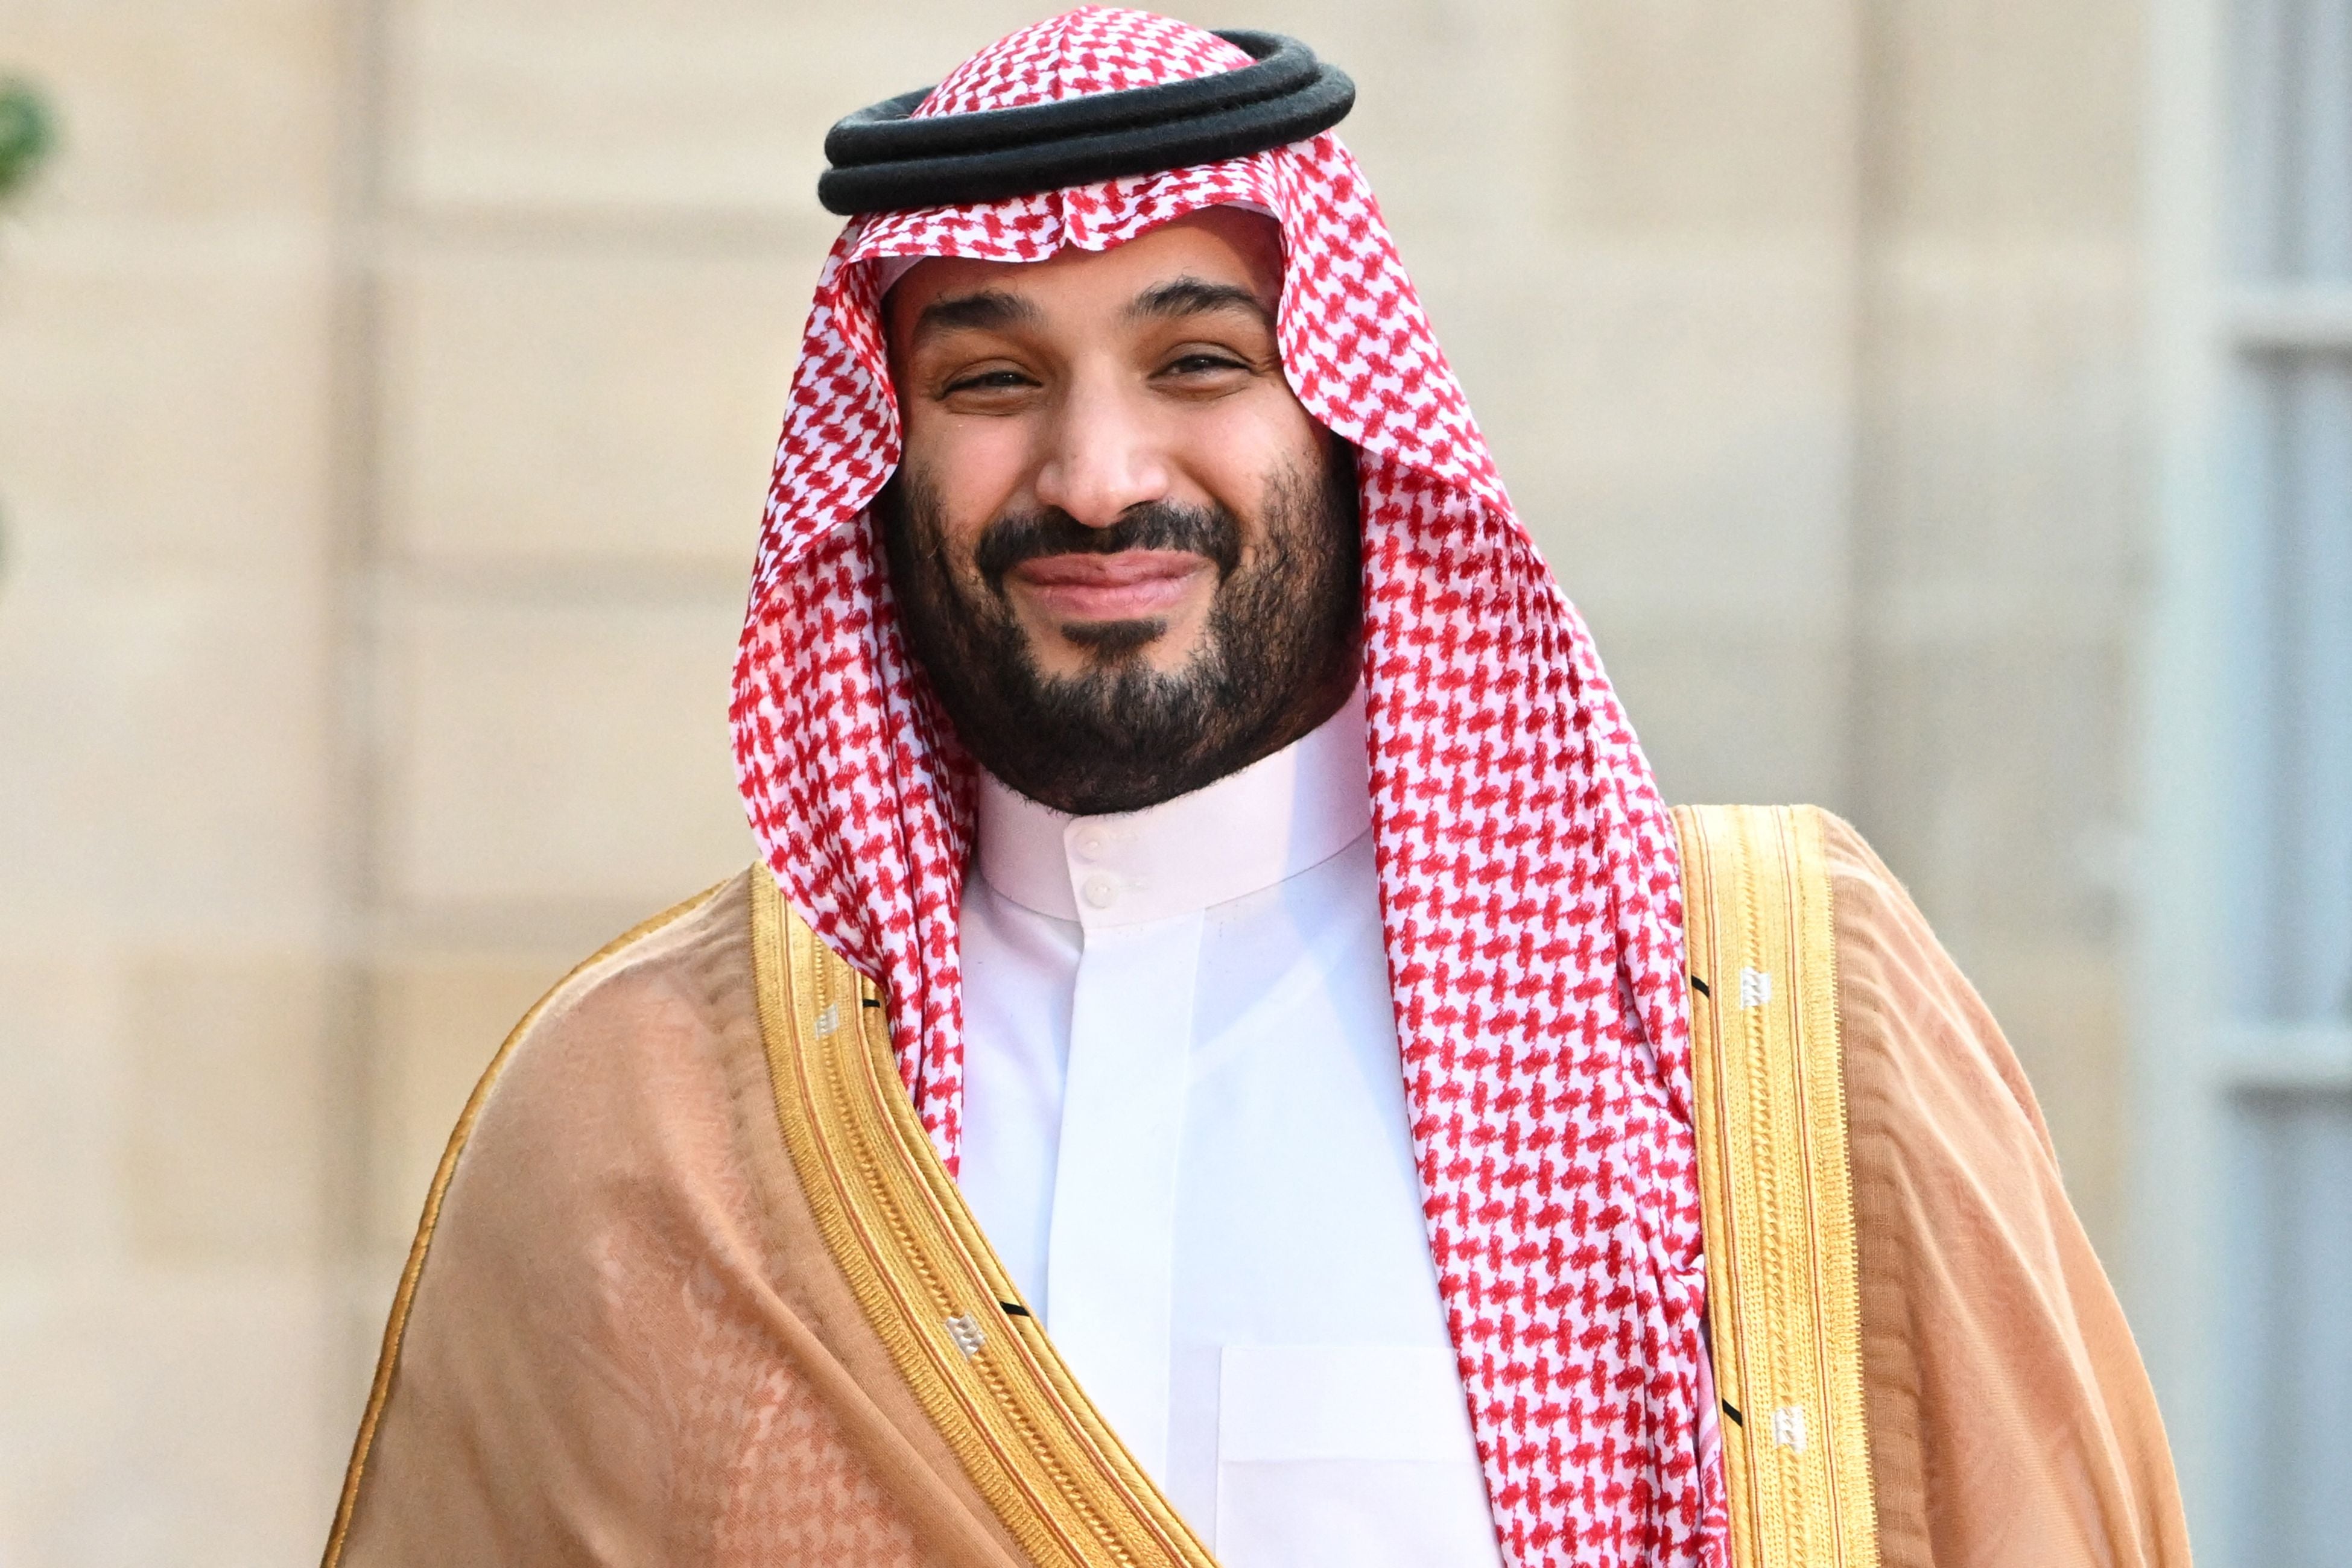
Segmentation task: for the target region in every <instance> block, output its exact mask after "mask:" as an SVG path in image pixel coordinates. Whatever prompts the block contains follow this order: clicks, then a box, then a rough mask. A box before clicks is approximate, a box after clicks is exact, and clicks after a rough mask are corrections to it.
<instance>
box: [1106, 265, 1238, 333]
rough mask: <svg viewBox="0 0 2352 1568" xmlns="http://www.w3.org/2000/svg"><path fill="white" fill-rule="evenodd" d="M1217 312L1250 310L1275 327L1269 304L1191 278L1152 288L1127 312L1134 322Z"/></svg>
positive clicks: (1227, 287) (1229, 287)
mask: <svg viewBox="0 0 2352 1568" xmlns="http://www.w3.org/2000/svg"><path fill="white" fill-rule="evenodd" d="M1217 310H1246V311H1248V312H1249V313H1250V314H1251V315H1253V316H1255V317H1256V318H1257V319H1259V320H1261V321H1263V322H1265V324H1266V325H1267V326H1268V327H1271V326H1273V325H1274V313H1273V312H1272V311H1270V310H1268V309H1267V308H1265V300H1263V299H1260V298H1258V297H1257V296H1256V295H1255V294H1253V293H1251V292H1250V291H1249V290H1248V289H1246V288H1244V287H1241V286H1240V285H1239V284H1237V283H1211V282H1210V281H1209V280H1208V279H1206V278H1202V277H1190V276H1186V277H1171V278H1170V279H1169V280H1168V281H1167V282H1165V283H1157V284H1154V285H1152V286H1151V287H1150V288H1147V289H1145V290H1144V291H1143V292H1142V293H1140V294H1139V295H1137V296H1136V297H1135V298H1134V300H1133V301H1132V302H1131V303H1130V304H1129V306H1128V308H1127V313H1128V315H1129V318H1130V319H1157V320H1162V321H1172V320H1175V319H1178V318H1180V317H1184V316H1202V315H1207V314H1209V313H1210V312H1212V311H1217Z"/></svg>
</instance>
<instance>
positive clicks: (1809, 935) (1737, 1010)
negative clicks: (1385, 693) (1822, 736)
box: [1675, 806, 1878, 1568]
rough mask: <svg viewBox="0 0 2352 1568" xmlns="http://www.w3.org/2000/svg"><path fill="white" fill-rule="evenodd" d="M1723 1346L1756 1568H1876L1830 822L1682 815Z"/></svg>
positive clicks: (1701, 1136)
mask: <svg viewBox="0 0 2352 1568" xmlns="http://www.w3.org/2000/svg"><path fill="white" fill-rule="evenodd" d="M1675 831H1676V832H1677V834H1678V835H1679V836H1680V838H1681V840H1682V862H1683V902H1684V915H1685V934H1686V937H1687V942H1688V956H1689V964H1690V971H1691V976H1692V978H1693V981H1694V984H1693V987H1692V990H1691V1053H1692V1079H1693V1090H1694V1093H1695V1097H1696V1107H1695V1109H1696V1118H1697V1123H1698V1129H1697V1131H1698V1155H1699V1160H1698V1165H1699V1207H1700V1209H1701V1211H1702V1214H1703V1216H1704V1223H1705V1228H1706V1288H1707V1322H1708V1333H1709V1335H1710V1338H1711V1340H1712V1344H1713V1351H1714V1364H1715V1377H1716V1387H1717V1395H1718V1396H1719V1397H1720V1398H1721V1399H1722V1401H1723V1405H1724V1411H1723V1420H1724V1424H1723V1458H1724V1479H1725V1481H1726V1485H1727V1491H1728V1501H1729V1505H1730V1520H1731V1545H1732V1553H1731V1555H1732V1561H1733V1563H1736V1564H1738V1568H1876V1564H1877V1563H1878V1525H1877V1513H1876V1510H1875V1508H1874V1504H1873V1501H1872V1497H1871V1479H1870V1448H1869V1441H1868V1434H1867V1432H1866V1430H1865V1427H1864V1412H1863V1396H1862V1333H1861V1316H1862V1314H1861V1286H1860V1281H1859V1278H1858V1274H1857V1270H1856V1262H1855V1256H1854V1221H1853V1173H1852V1170H1851V1168H1850V1166H1849V1165H1848V1160H1847V1153H1846V1115H1845V1072H1844V1065H1843V1059H1842V1057H1841V1056H1840V1053H1839V1041H1838V1020H1837V971H1836V962H1835V936H1834V932H1833V930H1832V925H1831V911H1830V885H1829V868H1828V860H1827V853H1826V850H1825V847H1824V842H1823V829H1822V817H1821V813H1820V812H1819V811H1817V810H1812V809H1811V808H1810V807H1759V806H1701V807H1677V808H1676V809H1675Z"/></svg>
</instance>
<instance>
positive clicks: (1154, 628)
mask: <svg viewBox="0 0 2352 1568" xmlns="http://www.w3.org/2000/svg"><path fill="white" fill-rule="evenodd" d="M874 516H875V517H876V519H877V522H878V523H879V525H880V528H881V533H882V541H883V548H884V550H885V553H886V555H887V559H888V562H889V571H890V585H891V589H892V592H893V594H894V596H895V597H896V599H897V601H898V616H899V621H900V624H901V626H902V627H903V629H904V631H905V632H906V636H907V641H908V645H909V646H910V648H911V649H912V650H913V653H914V655H915V658H916V660H917V662H918V663H919V664H921V665H922V667H923V670H924V673H925V674H928V675H929V677H930V684H931V688H932V690H933V692H934V693H935V694H936V695H937V696H938V698H939V702H940V707H941V708H943V709H944V710H945V711H946V714H947V716H948V719H949V721H950V723H951V724H952V725H953V726H954V727H955V730H956V734H957V737H958V738H960V739H961V741H962V742H963V745H964V747H965V748H966V749H967V750H969V751H970V752H971V754H972V756H973V757H974V758H977V759H978V760H979V761H980V763H981V765H982V767H984V768H987V769H988V770H989V771H990V772H992V773H993V774H995V775H996V777H997V778H998V779H1002V780H1003V782H1004V783H1006V784H1008V785H1010V786H1011V787H1012V788H1013V789H1017V790H1019V791H1020V792H1021V793H1022V794H1024V795H1026V796H1028V797H1029V798H1030V799H1031V800H1037V801H1040V802H1042V803H1044V804H1045V805H1048V806H1051V807H1054V808H1055V810H1063V811H1068V812H1072V813H1074V814H1076V815H1081V816H1086V815H1093V814H1096V813H1099V812H1108V811H1134V810H1141V809H1142V808H1144V807H1146V806H1154V805H1158V804H1159V803H1160V801H1162V800H1173V799H1174V798H1175V797H1177V796H1179V795H1183V794H1188V793H1190V792H1191V791H1192V790H1194V789H1200V788H1202V786H1204V785H1207V784H1212V783H1214V782H1215V781H1216V780H1217V779H1222V778H1223V777H1224V776H1225V775H1226V774H1228V773H1232V772H1234V771H1235V770H1236V769H1238V768H1246V767H1247V766H1249V765H1250V764H1251V763H1253V762H1255V761H1257V760H1258V759H1259V758H1263V757H1266V756H1269V755H1271V754H1272V753H1274V752H1276V751H1278V750H1280V749H1281V748H1282V747H1285V746H1287V745H1289V744H1290V743H1291V742H1292V741H1294V740H1296V739H1297V738H1298V737H1300V736H1302V735H1305V734H1306V733H1307V731H1308V730H1309V729H1312V728H1313V727H1315V726H1316V725H1318V724H1319V723H1321V722H1322V721H1323V720H1324V719H1325V718H1327V717H1328V716H1330V715H1331V714H1332V713H1333V712H1334V711H1336V710H1337V709H1338V707H1339V705H1340V704H1341V703H1342V702H1345V701H1346V700H1347V697H1348V694H1349V692H1350V691H1352V690H1353V689H1354V687H1355V681H1356V674H1357V664H1358V662H1359V652H1358V650H1359V638H1360V623H1361V619H1362V590H1361V578H1362V546H1361V540H1360V524H1359V518H1358V507H1357V499H1356V464H1355V453H1354V450H1353V449H1352V448H1351V447H1349V445H1348V444H1346V443H1345V442H1341V441H1338V440H1334V441H1333V442H1332V443H1331V445H1330V451H1329V455H1328V457H1327V458H1326V459H1325V461H1324V463H1323V465H1322V471H1321V472H1320V473H1314V472H1309V471H1307V470H1304V469H1298V468H1292V469H1287V470H1285V471H1282V472H1280V473H1277V474H1276V475H1275V476H1274V477H1273V480H1272V482H1271V483H1270V484H1269V485H1268V486H1266V489H1265V515H1264V517H1263V518H1262V519H1261V522H1262V525H1263V526H1262V528H1261V529H1260V538H1259V540H1258V545H1257V549H1255V551H1249V550H1245V549H1244V544H1243V538H1244V534H1243V528H1242V524H1241V520H1240V519H1239V518H1238V517H1235V516H1234V514H1233V513H1232V512H1231V511H1230V510H1228V509H1226V508H1225V507H1222V506H1215V505H1212V506H1207V507H1183V506H1178V505H1176V504H1174V503H1171V502H1161V501H1155V502H1148V503H1145V504H1144V505H1142V506H1139V507H1131V508H1129V510H1128V511H1127V512H1126V513H1125V514H1123V515H1122V516H1121V517H1120V518H1119V520H1118V522H1116V523H1114V524H1112V525H1110V526H1109V527H1108V528H1090V527H1088V526H1087V525H1086V524H1083V523H1081V522H1079V521H1078V520H1077V519H1076V518H1075V517H1071V516H1069V514H1067V513H1066V512H1062V511H1059V510H1056V509H1053V508H1047V509H1045V510H1044V511H1039V512H1033V513H1026V514H1020V515H1014V516H1007V517H999V518H997V519H995V520H994V521H992V522H991V523H990V524H989V525H988V526H987V527H986V528H984V529H982V533H981V537H980V538H979V540H978V542H977V544H976V546H975V548H974V549H973V552H972V559H971V568H970V570H966V571H959V570H957V569H956V566H955V564H954V562H953V560H952V559H951V557H950V551H949V548H948V542H947V528H946V518H945V513H944V508H943V507H942V506H941V504H940V497H939V492H938V489H937V487H936V486H934V485H932V484H931V483H930V482H929V477H928V476H925V475H923V474H920V473H909V472H908V470H907V469H905V468H904V467H901V468H900V470H899V471H898V473H896V474H894V475H892V476H891V477H890V480H889V483H887V485H885V486H883V488H882V491H881V494H879V495H878V496H877V497H875V500H874ZM1124 549H1173V550H1186V551H1190V552H1192V553H1193V554H1196V555H1200V556H1202V557H1204V558H1206V559H1208V560H1209V561H1210V562H1211V563H1212V564H1213V566H1214V567H1215V568H1216V572H1217V587H1216V592H1215V598H1214V599H1213V601H1212V602H1211V605H1210V609H1209V613H1208V617H1207V621H1206V622H1205V624H1204V625H1203V627H1202V633H1201V641H1200V646H1199V647H1198V648H1197V649H1195V650H1194V652H1193V653H1192V657H1191V658H1190V659H1188V660H1187V661H1186V662H1185V663H1184V664H1183V665H1182V666H1181V668H1178V669H1174V670H1166V671H1162V670H1155V669H1153V668H1151V666H1150V664H1149V663H1148V662H1147V660H1146V650H1147V649H1148V648H1149V647H1150V644H1151V643H1153V642H1155V641H1157V640H1158V639H1159V638H1160V636H1161V635H1163V634H1164V633H1165V632H1166V629H1167V628H1166V623H1165V622H1161V621H1158V620H1148V619H1147V620H1133V621H1114V622H1101V623H1098V624H1092V625H1087V626H1084V627H1076V628H1070V629H1067V630H1066V631H1065V632H1064V635H1065V636H1066V637H1067V638H1068V639H1069V640H1070V641H1071V642H1073V643H1077V644H1078V645H1079V646H1081V647H1082V648H1084V649H1085V650H1086V652H1087V665H1086V667H1085V668H1084V669H1082V670H1081V671H1079V672H1078V673H1077V674H1067V675H1049V674H1045V671H1044V670H1043V669H1041V668H1040V667H1039V665H1038V663H1037V658H1036V654H1035V653H1034V650H1033V649H1032V648H1031V646H1030V643H1029V638H1028V635H1027V633H1026V632H1024V631H1023V630H1022V628H1021V624H1020V622H1019V621H1018V619H1017V618H1016V617H1015V615H1014V614H1013V607H1012V605H1011V603H1010V602H1009V601H1007V599H1006V597H1005V592H1004V577H1005V574H1006V573H1007V572H1009V571H1010V570H1012V569H1013V567H1015V566H1018V565H1020V564H1021V563H1022V562H1023V561H1025V560H1034V559H1039V558H1042V557H1045V556H1054V555H1068V554H1102V555H1108V554H1114V553H1116V552H1118V551H1119V550H1124Z"/></svg>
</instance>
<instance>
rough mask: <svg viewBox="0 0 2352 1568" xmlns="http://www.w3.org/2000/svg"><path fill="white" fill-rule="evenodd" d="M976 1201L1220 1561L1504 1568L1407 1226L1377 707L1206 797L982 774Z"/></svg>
mask: <svg viewBox="0 0 2352 1568" xmlns="http://www.w3.org/2000/svg"><path fill="white" fill-rule="evenodd" d="M978 838H979V846H978V849H979V852H978V855H977V857H976V860H975V872H974V874H972V875H971V877H970V878H969V879H968V881H967V882H966V884H965V888H964V903H963V915H962V923H961V936H962V943H963V979H964V1039H965V1048H964V1049H965V1059H964V1120H963V1166H962V1183H963V1189H964V1193H965V1195H966V1197H967V1198H968V1200H969V1201H970V1202H971V1207H972V1209H973V1211H974V1213H975V1214H976V1215H977V1217H978V1218H979V1220H980V1222H981V1225H982V1228H984V1229H985V1230H986V1231H987V1233H988V1236H989V1239H990V1240H991V1241H992V1243H994V1245H995V1248H996V1250H997V1252H998V1254H999V1256H1001V1257H1002V1258H1003V1261H1004V1264H1005V1266H1006V1268H1007V1269H1009V1270H1011V1271H1012V1274H1013V1279H1014V1281H1016V1282H1017V1283H1018V1284H1019V1285H1020V1287H1021V1290H1022V1293H1023V1294H1024V1296H1025V1297H1026V1298H1027V1300H1028V1301H1029V1303H1030V1306H1031V1309H1032V1310H1033V1311H1034V1312H1037V1313H1038V1314H1039V1316H1040V1317H1041V1318H1042V1319H1043V1320H1044V1322H1045V1325H1046V1328H1047V1331H1048V1332H1049V1333H1051V1334H1052V1335H1053V1338H1054V1343H1055V1345H1056V1347H1057V1348H1058V1349H1059V1350H1060V1352H1061V1354H1062V1355H1063V1356H1064V1358H1065V1359H1066V1361H1067V1362H1068V1363H1069V1365H1070V1367H1071V1370H1072V1371H1073V1373H1075V1374H1076V1376H1077V1378H1078V1380H1079V1382H1080V1383H1081V1384H1082V1385H1084V1386H1085V1387H1086V1389H1087V1394H1088V1395H1089V1396H1091V1397H1092V1398H1093V1400H1094V1402H1095V1404H1096V1406H1097V1408H1098V1409H1099V1410H1101V1412H1102V1414H1103V1416H1104V1417H1105V1418H1106V1419H1107V1420H1108V1421H1109V1423H1110V1425H1111V1427H1112V1429H1113V1430H1115V1431H1116V1432H1118V1435H1119V1437H1120V1438H1121V1439H1122V1440H1123V1441H1124V1442H1125V1443H1126V1445H1127V1447H1128V1448H1129V1451H1130V1452H1132V1453H1133V1454H1134V1456H1135V1457H1136V1458H1137V1460H1138V1461H1139V1463H1140V1464H1141V1465H1142V1466H1143V1467H1144V1469H1146V1470H1148V1471H1149V1472H1150V1474H1151V1475H1152V1476H1153V1478H1154V1479H1157V1480H1158V1481H1160V1484H1161V1486H1162V1487H1163V1489H1164V1490H1166V1492H1167V1493H1168V1496H1169V1498H1170V1499H1171V1501H1173V1502H1174V1504H1175V1505H1176V1507H1177V1508H1178V1509H1179V1510H1180V1511H1181V1512H1182V1513H1183V1514H1184V1516H1185V1518H1186V1519H1187V1520H1188V1521H1190V1522H1191V1523H1192V1525H1193V1527H1194V1528H1195V1529H1196V1530H1197V1531H1199V1532H1200V1533H1201V1535H1202V1537H1203V1538H1205V1539H1206V1540H1207V1541H1208V1542H1209V1543H1210V1545H1211V1547H1212V1549H1213V1551H1214V1552H1216V1553H1217V1556H1218V1559H1219V1561H1220V1562H1221V1563H1224V1564H1226V1568H1259V1565H1265V1568H1272V1565H1275V1564H1280V1565H1282V1568H1324V1565H1327V1564H1328V1565H1329V1568H1339V1565H1341V1564H1346V1565H1347V1568H1383V1565H1388V1564H1393V1565H1396V1568H1405V1565H1407V1564H1410V1565H1411V1568H1496V1565H1497V1564H1499V1563H1500V1562H1501V1555H1500V1552H1499V1551H1498V1549H1497V1547H1496V1541H1495V1532H1494V1526H1493V1523H1492V1520H1491V1516H1490V1514H1489V1512H1488V1510H1487V1504H1486V1483H1485V1480H1484V1479H1483V1476H1482V1474H1481V1471H1480V1469H1479V1463H1478V1456H1477V1449H1476V1447H1475V1442H1474V1440H1473V1437H1472V1435H1471V1428H1470V1420H1469V1414H1468V1409H1467V1406H1465V1403H1464V1399H1463V1395H1462V1387H1461V1383H1460V1379H1459V1377H1458V1375H1457V1373H1456V1369H1455V1365H1454V1352H1453V1348H1452V1344H1451V1342H1450V1340H1449V1339H1448V1337H1447V1333H1446V1329H1445V1317H1444V1308H1443V1305H1442V1303H1441V1301H1440V1300H1439V1296H1438V1290H1437V1274H1436V1270H1435V1267H1434V1265H1433V1262H1432V1261H1431V1259H1430V1253H1429V1243H1428V1239H1427V1236H1426V1233H1425V1232H1424V1230H1423V1224H1422V1207H1421V1187H1420V1182H1419V1179H1418V1177H1417V1176H1416V1175H1415V1172H1414V1166H1413V1155H1412V1134H1411V1129H1410V1124H1409V1121H1408V1118H1407V1115H1406V1110H1405V1102H1404V1089H1403V1082H1402V1074H1401V1071H1400V1069H1399V1064H1398V1057H1397V1044H1396V1028H1395V1020H1394V1017H1393V1015H1392V1013H1391V1009H1390V1000H1389V984H1388V959H1387V955H1386V952H1385V950H1384V949H1383V946H1382V944H1381V912H1380V890H1379V883H1378V880H1377V877H1376V875H1375V873H1374V869H1373V861H1372V836H1371V815H1370V786H1369V780H1368V771H1367V762H1366V750H1365V730H1364V712H1363V706H1362V702H1361V698H1360V696H1359V697H1358V698H1357V699H1356V700H1353V701H1351V702H1349V705H1348V706H1346V707H1344V708H1342V709H1341V710H1340V712H1339V714H1338V715H1337V716H1334V717H1333V718H1332V719H1330V720H1329V721H1328V723H1326V724H1324V725H1323V726H1321V727H1318V729H1316V730H1315V731H1314V732H1313V733H1312V734H1310V735H1308V736H1307V737H1305V738H1304V739H1302V740H1300V741H1298V742H1297V744H1296V745H1293V746H1291V747H1287V748H1286V749H1285V750H1283V751H1280V752H1277V753H1276V754H1275V755H1274V756H1272V757H1269V758H1266V759H1265V760H1264V761H1262V762H1259V763H1256V764H1255V765H1254V766H1252V767H1250V768H1244V769H1243V770H1242V771H1241V772H1238V773H1235V774H1233V775H1231V776H1229V777H1227V778H1225V779H1220V780H1219V781H1218V782H1216V783H1214V784H1213V785H1211V786H1209V787H1208V788H1207V789H1202V790H1199V791H1196V792H1195V793H1193V794H1190V795H1186V796H1182V797H1181V798H1179V799H1177V800H1170V801H1168V802H1166V803H1164V804H1162V805H1159V806H1154V807H1151V808H1150V809H1149V810H1142V811H1137V812H1132V813H1129V814H1126V815H1120V816H1107V817H1071V816H1067V815H1066V814H1064V813H1061V812H1058V811H1055V810H1049V809H1048V808H1046V807H1044V806H1041V805H1038V804H1037V803H1036V802H1034V801H1033V800H1027V799H1025V798H1024V797H1022V796H1020V795H1017V794H1015V793H1013V791H1012V790H1011V789H1006V788H1005V787H1004V786H1003V785H1002V784H999V783H997V782H996V781H995V780H994V779H983V780H982V790H981V797H980V818H979V829H978Z"/></svg>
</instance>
